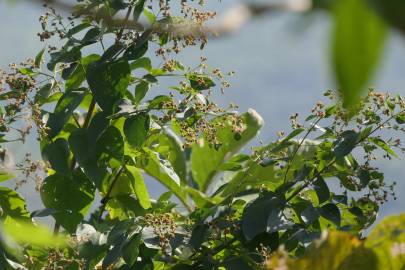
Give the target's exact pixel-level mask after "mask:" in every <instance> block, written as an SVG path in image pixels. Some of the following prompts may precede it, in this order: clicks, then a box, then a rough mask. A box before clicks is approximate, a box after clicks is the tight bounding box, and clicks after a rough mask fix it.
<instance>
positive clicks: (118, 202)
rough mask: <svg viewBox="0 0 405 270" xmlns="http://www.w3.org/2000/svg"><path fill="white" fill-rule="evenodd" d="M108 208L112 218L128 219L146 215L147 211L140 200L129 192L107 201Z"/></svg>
mask: <svg viewBox="0 0 405 270" xmlns="http://www.w3.org/2000/svg"><path fill="white" fill-rule="evenodd" d="M106 210H107V211H108V215H109V217H110V218H111V219H117V220H128V219H129V218H134V217H137V216H144V215H145V213H146V212H145V210H144V209H143V207H142V206H141V205H140V204H139V201H138V200H137V199H135V198H134V197H133V196H132V195H128V194H126V195H120V196H116V197H114V198H111V199H110V200H109V201H108V203H107V206H106Z"/></svg>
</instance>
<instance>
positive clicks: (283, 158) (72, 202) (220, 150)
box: [0, 0, 405, 270]
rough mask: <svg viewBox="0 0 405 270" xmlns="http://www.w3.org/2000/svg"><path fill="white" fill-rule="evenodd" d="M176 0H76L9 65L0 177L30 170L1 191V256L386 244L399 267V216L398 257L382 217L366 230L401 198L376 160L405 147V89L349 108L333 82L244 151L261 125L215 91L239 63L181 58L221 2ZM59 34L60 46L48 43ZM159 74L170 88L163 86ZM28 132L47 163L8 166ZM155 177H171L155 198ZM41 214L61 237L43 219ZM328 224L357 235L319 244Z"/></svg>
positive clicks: (262, 253)
mask: <svg viewBox="0 0 405 270" xmlns="http://www.w3.org/2000/svg"><path fill="white" fill-rule="evenodd" d="M170 6H171V5H170V4H169V1H160V2H159V3H149V2H146V1H144V0H138V1H129V2H127V1H122V0H108V1H99V0H87V1H79V3H78V5H77V8H76V9H75V11H74V12H73V15H72V17H68V18H67V19H64V18H63V17H62V16H60V15H59V14H58V13H57V12H56V11H55V10H54V9H52V8H49V10H48V12H47V13H46V14H45V15H44V16H42V17H41V18H40V22H41V24H42V28H43V31H42V32H41V33H39V34H38V36H39V37H40V39H41V40H43V41H46V42H47V44H48V45H47V46H46V47H45V48H44V49H43V50H41V51H40V52H39V54H38V55H37V56H36V57H35V59H32V60H29V61H27V62H25V63H22V64H21V65H11V68H10V69H9V71H8V72H2V74H1V80H0V82H1V85H0V88H1V94H0V98H1V100H2V104H3V106H2V109H1V122H0V131H1V133H0V138H1V143H2V145H3V148H2V152H1V154H2V155H1V158H2V171H1V174H0V181H1V182H3V181H7V180H11V179H24V180H23V181H17V182H16V183H17V186H16V190H12V189H10V188H6V187H0V193H1V196H0V207H1V208H0V209H1V223H2V227H1V228H2V229H1V230H2V234H1V235H0V236H1V238H0V266H1V267H0V268H1V269H72V270H73V269H260V268H266V267H268V268H270V269H287V268H285V267H291V268H289V269H298V268H300V269H358V268H347V267H348V266H347V265H350V267H353V266H352V265H353V264H354V263H357V259H352V257H353V256H354V257H356V258H358V257H361V256H364V254H369V253H373V254H374V253H376V254H374V255H375V256H373V258H375V260H378V261H379V264H377V263H376V264H374V266H375V267H379V268H374V269H400V268H397V267H398V266H399V265H400V264H401V263H402V264H403V262H404V260H403V242H401V241H403V234H402V233H403V232H402V231H401V230H402V229H403V217H401V219H398V220H396V221H393V224H394V222H398V223H399V225H398V226H397V227H398V229H399V235H400V236H398V235H397V236H398V237H402V238H401V239H402V240H398V239H399V238H398V239H397V238H395V237H397V236H395V235H392V237H393V239H397V240H395V241H398V242H395V243H397V245H399V246H398V247H397V251H398V250H399V252H397V253H395V254H396V257H398V256H399V258H400V259H397V258H396V259H395V260H394V259H393V260H386V258H384V256H380V255H379V253H381V252H384V251H383V249H379V248H375V246H374V245H381V241H383V240H384V239H382V238H383V236H382V235H381V232H379V231H381V229H376V231H374V232H373V233H372V234H371V235H372V236H371V237H370V239H368V240H367V241H366V242H365V243H363V242H361V240H357V239H358V237H362V236H363V232H364V230H365V229H367V228H369V227H370V226H371V225H372V224H373V223H374V221H375V219H376V216H377V213H378V210H379V206H380V205H381V204H382V203H384V202H385V201H387V200H388V199H389V197H390V196H393V197H394V198H395V194H394V189H393V187H394V185H395V183H391V182H389V181H388V182H387V181H386V180H385V179H384V174H383V173H382V172H381V171H380V170H379V169H378V168H377V167H376V166H375V160H376V159H379V158H382V157H383V158H387V159H391V158H396V157H397V153H400V152H401V151H403V150H404V149H402V148H401V144H400V141H399V139H397V138H396V137H395V136H396V135H395V134H398V133H401V132H404V131H405V128H404V124H405V103H404V100H403V99H402V98H401V97H400V96H391V95H389V94H381V93H377V92H375V91H372V90H370V91H369V93H368V95H366V96H365V97H364V98H363V99H362V100H361V101H360V103H359V104H358V109H357V113H356V114H353V111H351V113H350V114H348V113H347V112H346V111H345V109H344V107H343V105H342V102H341V101H340V100H339V98H337V97H336V96H335V94H334V92H332V91H328V92H326V93H325V96H326V99H329V101H328V102H327V103H328V104H331V105H325V104H323V103H321V102H319V103H317V104H316V106H315V107H314V108H313V109H312V111H311V113H310V114H309V116H308V117H307V118H306V119H305V120H304V121H303V123H301V121H300V118H299V117H298V115H297V114H294V115H292V116H291V117H290V120H291V132H289V133H285V132H279V134H278V139H276V140H275V141H272V142H269V143H261V144H258V146H256V147H253V148H252V149H251V151H250V153H249V151H241V149H242V148H243V147H244V146H246V145H247V144H248V142H249V141H250V140H252V139H253V138H255V136H256V135H257V133H258V132H259V130H260V128H261V127H262V126H263V124H264V123H263V120H262V118H261V117H260V116H259V115H258V114H257V113H256V112H255V111H254V110H249V111H248V112H246V113H237V112H235V106H230V108H228V109H223V108H220V107H218V106H217V105H216V104H215V103H214V102H213V101H212V100H211V92H212V91H214V90H224V89H226V88H227V87H229V83H228V82H227V77H228V75H232V73H229V74H225V73H223V72H221V71H220V70H219V69H217V68H210V67H208V65H207V64H206V59H204V58H202V59H201V62H200V63H199V64H198V65H197V66H196V67H186V66H184V65H183V64H182V63H180V62H178V61H177V60H175V57H176V54H178V53H180V51H181V50H182V49H184V48H186V47H192V46H199V47H200V48H201V49H202V48H203V47H204V45H205V44H206V42H207V36H206V35H207V33H205V32H204V27H203V24H204V22H205V21H206V20H208V19H210V18H211V17H213V16H214V15H215V13H214V12H208V11H204V10H203V9H202V7H200V6H199V5H198V4H195V3H193V2H192V1H191V3H187V1H182V2H181V4H179V6H178V7H176V8H175V9H174V10H172V9H171V8H170ZM122 14H123V15H124V17H122V19H119V18H121V17H120V16H122ZM54 36H57V37H58V38H59V44H63V45H62V46H60V47H54V46H53V45H49V44H50V43H48V42H50V40H51V38H52V37H54ZM154 54H155V56H156V57H152V56H153V55H154ZM155 62H159V63H158V64H156V63H155ZM162 80H169V82H170V83H171V84H172V85H173V86H172V87H170V88H169V89H167V90H166V89H165V90H164V91H163V94H159V95H158V94H156V92H157V91H158V87H157V86H158V83H159V82H160V81H162ZM32 130H33V131H34V132H36V134H37V138H38V141H39V147H40V151H41V154H42V160H41V161H33V160H32V159H31V158H30V156H29V155H27V156H26V158H25V159H24V160H23V161H21V162H18V163H17V164H16V166H15V169H16V170H13V169H12V168H11V167H12V166H11V165H10V153H9V152H8V151H7V150H6V148H5V146H6V145H7V143H10V142H15V141H17V142H24V141H25V139H26V137H27V136H28V134H29V133H30V131H32ZM383 130H388V131H389V132H383ZM43 175H45V177H41V176H43ZM29 179H34V180H35V181H36V186H37V190H38V192H39V193H40V197H41V200H42V203H43V205H44V209H40V210H36V211H32V212H29V211H28V210H27V207H26V202H25V201H24V199H23V198H22V197H21V196H20V195H19V194H18V188H19V186H20V185H22V184H24V182H26V181H28V180H29ZM153 180H156V181H159V182H160V183H161V184H162V185H163V186H165V187H166V189H167V192H165V193H163V194H162V195H161V196H160V197H159V198H158V199H156V200H155V199H152V198H151V197H150V196H149V190H148V187H147V185H146V182H147V181H153ZM331 186H335V188H334V189H333V190H334V191H333V192H332V191H331V189H330V187H331ZM92 206H93V207H92ZM46 216H49V217H51V218H52V219H53V220H54V222H55V226H54V233H53V234H52V233H50V232H49V231H48V230H47V229H46V228H44V227H42V226H40V225H39V224H38V223H37V222H36V221H35V219H38V218H39V217H46ZM400 228H402V229H400ZM327 230H332V231H333V230H340V231H345V232H346V234H343V233H331V234H329V236H328V237H327V238H324V240H323V242H319V241H318V242H315V244H313V245H312V247H311V248H308V246H309V245H310V244H311V243H312V242H313V241H314V240H315V239H318V238H319V237H320V236H321V234H322V232H324V231H327ZM394 231H395V229H393V230H392V234H395V233H394ZM395 232H396V233H397V232H398V231H395ZM380 238H381V239H382V240H381V241H380ZM325 239H326V240H325ZM392 242H393V240H386V242H384V243H385V244H383V245H386V247H389V245H391V244H392ZM281 247H282V248H281ZM388 249H389V248H387V249H385V250H388ZM336 250H342V251H341V252H342V253H339V254H337V251H336ZM349 251H353V252H349ZM318 252H322V254H323V253H324V254H325V257H324V256H322V258H319V256H317V255H316V254H317V253H318ZM333 256H335V257H336V258H335V259H333V262H332V261H329V260H328V261H327V262H326V261H325V259H326V258H332V257H333ZM392 256H394V255H392ZM290 257H301V259H298V260H293V259H291V258H290ZM354 257H353V258H354ZM394 257H395V256H394ZM314 258H315V264H316V265H318V266H317V267H318V268H315V267H312V265H314V262H313V260H314ZM333 258H334V257H333ZM335 262H336V267H335V266H333V267H326V268H325V267H323V266H322V267H321V265H325V264H332V263H335ZM280 263H282V264H280ZM359 263H360V262H359ZM277 265H278V266H277ZM280 265H281V266H282V267H284V268H280V267H281V266H280ZM345 266H347V267H345ZM277 267H279V268H277ZM319 267H320V268H319ZM339 267H343V268H339ZM389 267H391V268H389Z"/></svg>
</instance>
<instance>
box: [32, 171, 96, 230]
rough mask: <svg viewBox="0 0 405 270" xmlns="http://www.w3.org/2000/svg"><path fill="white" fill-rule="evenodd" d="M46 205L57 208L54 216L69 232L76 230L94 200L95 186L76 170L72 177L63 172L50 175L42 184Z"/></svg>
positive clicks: (43, 198)
mask: <svg viewBox="0 0 405 270" xmlns="http://www.w3.org/2000/svg"><path fill="white" fill-rule="evenodd" d="M40 193H41V199H42V202H43V203H44V205H45V207H47V208H51V209H55V210H57V211H58V212H57V213H55V214H53V216H54V218H55V219H56V220H57V221H58V222H59V223H60V224H61V225H62V226H63V227H64V228H65V229H66V230H67V231H69V232H74V231H75V230H76V227H77V225H78V224H79V223H80V222H81V221H82V220H83V219H84V217H85V215H86V213H87V211H88V210H89V208H90V206H91V203H92V202H93V200H94V193H95V187H94V184H93V183H92V182H90V181H89V180H88V179H87V177H86V176H85V175H84V174H83V173H82V172H81V171H80V170H76V171H75V172H74V174H73V176H72V177H67V176H65V175H61V174H53V175H51V176H48V177H47V178H46V179H45V180H44V182H43V184H42V186H41V191H40Z"/></svg>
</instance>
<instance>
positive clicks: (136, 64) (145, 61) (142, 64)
mask: <svg viewBox="0 0 405 270" xmlns="http://www.w3.org/2000/svg"><path fill="white" fill-rule="evenodd" d="M130 67H131V70H134V69H138V68H143V69H145V70H147V71H150V70H151V69H152V62H151V61H150V59H149V58H147V57H142V58H139V59H136V60H135V61H133V62H132V63H131V64H130Z"/></svg>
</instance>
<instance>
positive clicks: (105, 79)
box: [86, 59, 131, 114]
mask: <svg viewBox="0 0 405 270" xmlns="http://www.w3.org/2000/svg"><path fill="white" fill-rule="evenodd" d="M130 73H131V70H130V68H129V64H128V62H127V61H126V60H125V59H119V60H116V61H113V62H102V61H98V62H92V63H90V64H89V66H88V67H87V74H86V76H87V82H88V84H89V86H90V89H91V91H92V93H93V95H94V98H95V100H96V101H97V104H98V105H99V106H100V107H101V109H103V111H105V112H106V113H109V114H111V113H112V112H113V109H114V105H115V103H116V102H117V101H118V100H120V99H122V98H123V97H124V95H125V92H126V91H127V87H128V84H129V81H130Z"/></svg>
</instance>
